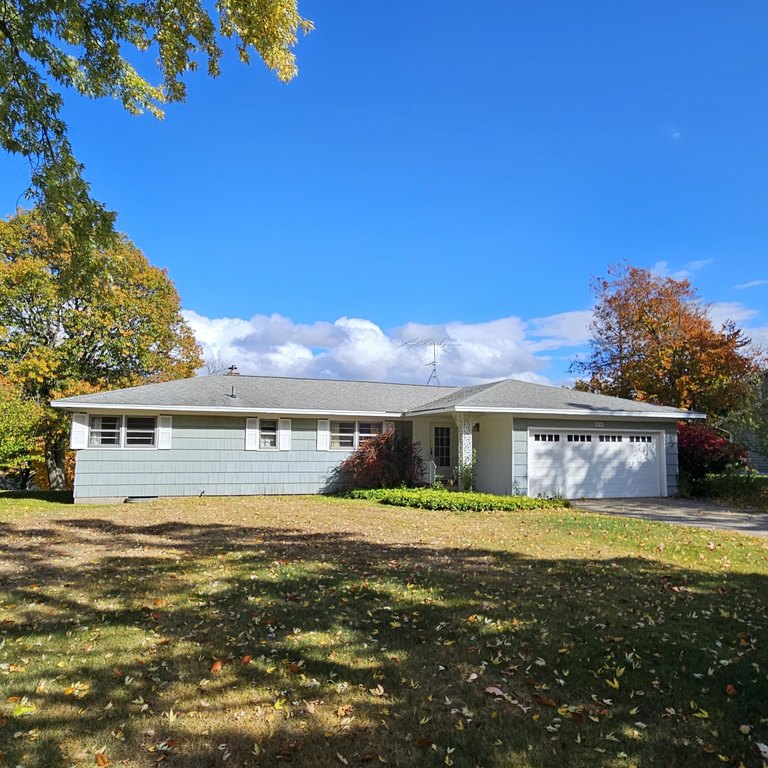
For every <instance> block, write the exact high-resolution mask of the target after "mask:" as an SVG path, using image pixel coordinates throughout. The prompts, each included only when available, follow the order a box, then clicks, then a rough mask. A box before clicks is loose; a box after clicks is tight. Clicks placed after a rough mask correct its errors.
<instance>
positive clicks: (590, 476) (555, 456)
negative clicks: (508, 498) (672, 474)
mask: <svg viewBox="0 0 768 768" xmlns="http://www.w3.org/2000/svg"><path fill="white" fill-rule="evenodd" d="M666 488H667V482H666V463H665V457H664V433H663V432H657V431H641V430H631V431H630V430H584V429H578V428H574V429H537V428H531V429H529V430H528V494H529V495H530V496H537V495H547V494H558V495H561V496H563V497H564V498H567V499H576V498H591V499H601V498H619V497H644V496H666V495H667V494H666Z"/></svg>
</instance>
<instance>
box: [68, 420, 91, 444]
mask: <svg viewBox="0 0 768 768" xmlns="http://www.w3.org/2000/svg"><path fill="white" fill-rule="evenodd" d="M69 447H70V448H72V449H73V450H77V449H78V448H87V447H88V414H87V413H73V414H72V431H71V432H70V435H69Z"/></svg>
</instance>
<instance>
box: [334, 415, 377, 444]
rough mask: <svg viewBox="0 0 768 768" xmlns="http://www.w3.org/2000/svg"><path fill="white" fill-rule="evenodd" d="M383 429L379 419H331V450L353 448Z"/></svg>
mask: <svg viewBox="0 0 768 768" xmlns="http://www.w3.org/2000/svg"><path fill="white" fill-rule="evenodd" d="M383 431H384V424H383V422H381V421H332V422H331V450H354V449H355V448H357V447H358V446H359V445H360V444H361V443H362V442H365V440H367V439H368V438H369V437H373V436H374V435H378V434H380V433H381V432H383Z"/></svg>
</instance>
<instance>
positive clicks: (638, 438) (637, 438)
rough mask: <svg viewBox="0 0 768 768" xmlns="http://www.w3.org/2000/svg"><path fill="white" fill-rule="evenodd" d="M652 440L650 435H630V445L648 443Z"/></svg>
mask: <svg viewBox="0 0 768 768" xmlns="http://www.w3.org/2000/svg"><path fill="white" fill-rule="evenodd" d="M652 439H653V438H652V437H651V436H650V435H630V436H629V442H630V443H650V442H651V440H652Z"/></svg>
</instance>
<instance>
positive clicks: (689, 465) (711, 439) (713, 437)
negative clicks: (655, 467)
mask: <svg viewBox="0 0 768 768" xmlns="http://www.w3.org/2000/svg"><path fill="white" fill-rule="evenodd" d="M677 456H678V461H679V464H680V471H681V472H682V473H685V475H687V476H688V477H689V478H691V479H692V480H696V479H699V478H702V477H705V476H706V475H720V474H723V473H726V472H737V471H739V470H742V469H745V468H746V466H747V449H746V448H745V447H744V446H743V445H737V444H736V443H731V442H729V441H728V440H726V439H725V438H724V437H723V436H722V435H720V434H718V433H717V432H715V430H714V429H710V428H709V427H705V426H704V425H703V424H686V423H685V422H680V423H679V424H678V425H677Z"/></svg>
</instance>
